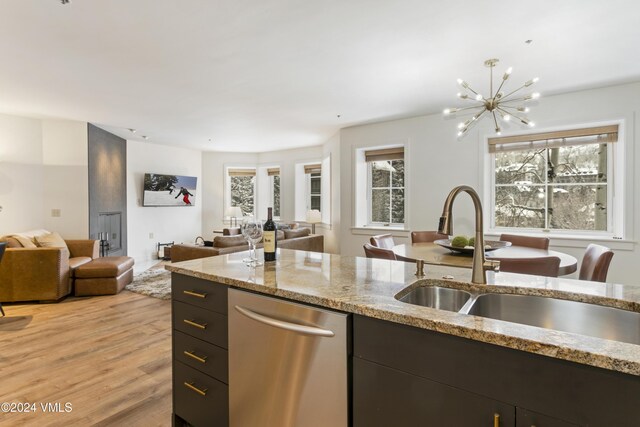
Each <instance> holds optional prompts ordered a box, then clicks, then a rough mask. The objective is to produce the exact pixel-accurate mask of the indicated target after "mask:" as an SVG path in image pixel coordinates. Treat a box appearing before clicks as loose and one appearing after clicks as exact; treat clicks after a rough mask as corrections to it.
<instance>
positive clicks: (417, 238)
mask: <svg viewBox="0 0 640 427" xmlns="http://www.w3.org/2000/svg"><path fill="white" fill-rule="evenodd" d="M448 238H449V236H447V235H446V234H440V233H438V232H437V231H412V232H411V243H425V242H433V241H436V240H440V239H448Z"/></svg>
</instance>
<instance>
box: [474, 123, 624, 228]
mask: <svg viewBox="0 0 640 427" xmlns="http://www.w3.org/2000/svg"><path fill="white" fill-rule="evenodd" d="M609 125H617V126H618V139H617V142H607V143H606V145H607V178H608V179H607V182H606V183H600V184H599V185H606V188H607V230H600V231H598V230H573V229H556V228H551V229H549V228H542V229H541V228H529V227H527V228H525V227H499V226H496V225H495V220H496V215H495V200H496V188H497V187H496V183H495V168H496V153H490V152H489V149H488V146H489V144H488V141H489V139H490V138H492V137H493V136H489V135H487V136H485V144H484V151H485V160H484V166H485V167H484V179H485V183H486V185H485V195H486V196H485V198H484V206H485V208H484V214H485V218H489V221H488V227H487V234H494V235H499V234H502V233H509V234H527V235H539V236H545V237H551V238H560V239H562V238H591V239H594V240H609V239H615V240H621V239H624V238H625V207H626V206H625V199H626V198H625V185H624V169H625V163H624V162H625V143H624V140H625V138H624V122H623V121H622V120H616V121H607V122H598V123H588V124H582V125H572V126H562V127H557V128H552V129H544V130H539V131H536V132H535V133H532V132H531V131H530V130H529V131H524V132H519V133H513V134H508V135H505V136H517V135H528V134H537V133H543V132H562V131H568V130H574V129H581V128H593V127H598V126H609ZM547 155H548V152H547V153H545V159H546V156H547ZM544 167H545V169H544V172H545V177H546V176H547V175H546V172H547V167H548V166H547V164H546V162H545V166H544ZM555 185H562V184H555ZM569 185H580V184H569ZM584 185H593V184H584ZM535 186H536V187H543V188H545V189H546V188H551V187H553V186H554V183H549V181H548V179H546V178H545V183H544V184H536V185H535ZM545 206H546V201H545ZM546 221H547V220H546V219H545V225H548V224H547V223H546Z"/></svg>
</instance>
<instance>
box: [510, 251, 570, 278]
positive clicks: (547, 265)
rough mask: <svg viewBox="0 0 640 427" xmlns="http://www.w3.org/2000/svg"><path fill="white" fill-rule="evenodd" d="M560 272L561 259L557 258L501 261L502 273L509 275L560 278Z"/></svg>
mask: <svg viewBox="0 0 640 427" xmlns="http://www.w3.org/2000/svg"><path fill="white" fill-rule="evenodd" d="M559 270H560V258H558V257H557V256H548V257H540V258H509V259H506V258H505V259H501V260H500V271H504V272H507V273H520V274H534V275H536V276H546V277H558V272H559Z"/></svg>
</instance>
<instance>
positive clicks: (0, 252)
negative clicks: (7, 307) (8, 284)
mask: <svg viewBox="0 0 640 427" xmlns="http://www.w3.org/2000/svg"><path fill="white" fill-rule="evenodd" d="M6 247H7V242H0V263H1V262H2V256H3V255H4V249H5V248H6ZM1 285H2V284H0V286H1ZM0 314H2V316H4V310H3V309H2V301H0Z"/></svg>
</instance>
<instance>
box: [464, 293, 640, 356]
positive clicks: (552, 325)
mask: <svg viewBox="0 0 640 427" xmlns="http://www.w3.org/2000/svg"><path fill="white" fill-rule="evenodd" d="M468 314H472V315H474V316H480V317H488V318H491V319H498V320H505V321H507V322H514V323H522V324H525V325H530V326H538V327H541V328H547V329H555V330H557V331H564V332H573V333H576V334H582V335H588V336H592V337H597V338H604V339H608V340H613V341H621V342H626V343H631V344H640V313H636V312H632V311H626V310H621V309H617V308H611V307H603V306H600V305H595V304H588V303H584V302H578V301H566V300H561V299H556V298H548V297H539V296H532V295H507V294H482V295H479V296H477V299H476V300H475V302H474V303H473V304H472V305H471V307H470V309H469V310H468Z"/></svg>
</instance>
